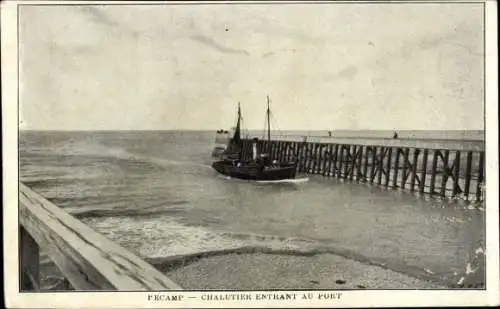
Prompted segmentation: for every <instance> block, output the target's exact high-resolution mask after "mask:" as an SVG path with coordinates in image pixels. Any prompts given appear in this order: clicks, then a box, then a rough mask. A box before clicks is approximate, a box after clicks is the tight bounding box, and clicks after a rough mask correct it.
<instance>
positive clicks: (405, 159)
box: [401, 148, 410, 189]
mask: <svg viewBox="0 0 500 309" xmlns="http://www.w3.org/2000/svg"><path fill="white" fill-rule="evenodd" d="M409 155H410V148H405V150H404V151H403V171H402V173H401V174H402V175H401V176H402V177H401V188H403V189H404V188H405V187H406V178H407V177H408V173H407V171H408V156H409Z"/></svg>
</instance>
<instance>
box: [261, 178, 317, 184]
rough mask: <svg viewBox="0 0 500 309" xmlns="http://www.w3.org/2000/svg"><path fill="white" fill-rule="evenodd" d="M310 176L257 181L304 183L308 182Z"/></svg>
mask: <svg viewBox="0 0 500 309" xmlns="http://www.w3.org/2000/svg"><path fill="white" fill-rule="evenodd" d="M308 181H309V178H308V177H305V178H296V179H281V180H257V181H255V182H257V183H297V184H299V183H304V182H308Z"/></svg>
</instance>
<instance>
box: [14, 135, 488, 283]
mask: <svg viewBox="0 0 500 309" xmlns="http://www.w3.org/2000/svg"><path fill="white" fill-rule="evenodd" d="M213 143H214V132H22V133H21V136H20V177H21V180H22V181H23V182H25V183H26V184H27V185H28V186H30V187H32V188H33V189H34V190H35V191H37V192H39V193H40V194H42V195H43V196H45V197H46V198H48V199H50V200H52V201H53V202H54V203H56V204H57V205H59V206H61V207H63V208H65V209H66V210H67V211H69V212H70V213H72V214H74V215H76V216H78V217H79V218H80V219H81V220H83V221H84V222H85V223H87V224H89V225H90V226H91V227H93V228H94V229H96V230H97V231H99V232H100V233H102V234H104V235H106V236H107V237H109V238H111V239H112V240H114V241H116V242H118V243H120V244H121V245H122V246H124V247H125V248H127V249H129V250H131V251H133V252H136V253H137V254H139V255H141V256H144V257H164V256H169V255H177V254H182V253H192V252H197V251H201V250H213V249H224V248H232V247H238V246H242V245H253V246H262V247H272V248H277V249H280V248H292V249H297V250H301V249H310V248H327V249H329V250H331V252H333V253H335V252H337V251H339V250H343V251H344V252H345V251H346V250H347V251H348V252H352V253H353V254H355V255H357V256H362V257H363V258H367V259H369V260H374V261H375V260H376V261H381V262H383V263H384V264H386V265H387V267H388V268H392V269H405V268H406V269H410V268H418V269H421V270H425V271H426V272H428V273H429V274H432V276H435V277H436V278H451V277H453V276H454V273H455V272H460V271H463V269H464V266H465V264H466V263H467V260H468V258H469V254H470V252H471V250H473V249H474V248H477V245H478V241H481V240H483V239H484V232H483V231H484V212H483V211H482V209H481V208H479V209H478V208H474V207H470V206H468V205H466V204H464V203H462V202H450V201H442V200H436V199H424V198H422V197H417V196H413V195H411V194H410V193H405V192H399V191H390V190H384V189H382V188H376V187H371V186H369V185H360V184H349V183H343V182H340V181H337V180H335V179H327V178H322V177H320V176H317V177H310V180H309V181H308V182H304V183H300V184H290V183H281V184H270V183H255V182H246V181H239V180H232V179H227V178H225V177H223V176H221V175H219V174H217V173H216V172H215V171H214V170H212V169H211V167H210V163H211V158H210V152H211V150H212V147H213ZM300 177H302V176H300ZM303 177H306V176H303ZM461 203H462V204H461Z"/></svg>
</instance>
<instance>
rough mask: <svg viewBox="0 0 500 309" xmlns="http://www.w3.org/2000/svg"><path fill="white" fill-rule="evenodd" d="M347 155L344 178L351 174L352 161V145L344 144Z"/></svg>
mask: <svg viewBox="0 0 500 309" xmlns="http://www.w3.org/2000/svg"><path fill="white" fill-rule="evenodd" d="M344 148H345V157H344V179H347V178H348V176H349V162H350V161H351V158H350V157H351V145H344Z"/></svg>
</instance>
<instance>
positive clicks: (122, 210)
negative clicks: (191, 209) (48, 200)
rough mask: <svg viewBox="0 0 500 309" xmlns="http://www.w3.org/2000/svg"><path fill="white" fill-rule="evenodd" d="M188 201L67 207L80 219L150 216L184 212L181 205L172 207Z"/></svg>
mask: <svg viewBox="0 0 500 309" xmlns="http://www.w3.org/2000/svg"><path fill="white" fill-rule="evenodd" d="M187 203H188V201H184V200H181V201H174V202H168V205H165V204H162V205H152V206H148V207H142V208H128V207H115V208H90V209H89V208H85V207H82V208H74V209H66V210H67V211H68V212H69V213H70V214H71V215H72V216H74V217H76V218H78V219H84V218H99V217H148V216H152V215H159V214H162V215H175V214H179V213H183V212H185V211H186V210H185V209H183V208H180V207H172V206H175V205H184V204H187Z"/></svg>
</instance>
